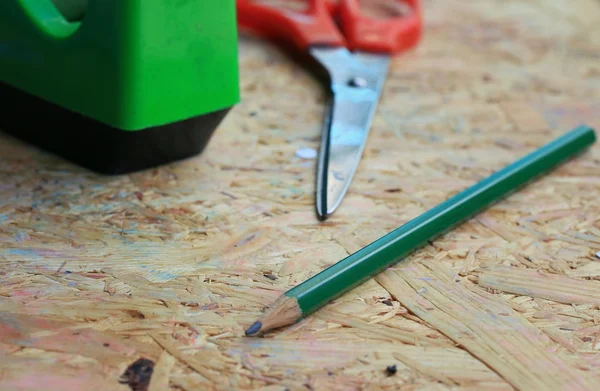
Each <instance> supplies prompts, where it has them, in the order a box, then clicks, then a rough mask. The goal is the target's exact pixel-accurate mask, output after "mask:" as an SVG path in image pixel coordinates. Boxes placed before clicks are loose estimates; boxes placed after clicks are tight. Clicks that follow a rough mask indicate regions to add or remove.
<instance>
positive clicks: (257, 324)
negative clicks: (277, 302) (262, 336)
mask: <svg viewBox="0 0 600 391" xmlns="http://www.w3.org/2000/svg"><path fill="white" fill-rule="evenodd" d="M261 328H262V323H261V322H260V321H258V320H257V321H256V322H254V323H252V326H250V327H248V328H247V329H246V336H250V335H254V334H256V333H258V332H259V331H260V329H261Z"/></svg>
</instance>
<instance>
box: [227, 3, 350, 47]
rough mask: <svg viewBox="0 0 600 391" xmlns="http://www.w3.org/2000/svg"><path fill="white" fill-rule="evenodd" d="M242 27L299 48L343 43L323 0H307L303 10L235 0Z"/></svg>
mask: <svg viewBox="0 0 600 391" xmlns="http://www.w3.org/2000/svg"><path fill="white" fill-rule="evenodd" d="M236 6H237V19H238V24H239V25H240V26H241V27H244V28H247V29H251V30H253V31H255V32H257V33H258V34H261V35H263V36H265V37H266V38H269V39H275V40H282V39H283V40H287V41H291V42H292V43H293V44H295V45H296V47H297V48H298V49H300V50H308V48H309V47H310V46H313V45H326V46H345V45H346V42H345V40H344V37H343V36H342V34H341V33H340V31H339V30H338V29H337V27H336V25H335V22H334V21H333V19H332V17H331V14H330V11H329V6H328V4H327V1H326V0H307V9H306V11H304V12H301V11H291V10H288V9H282V8H277V7H274V6H270V5H265V4H261V3H260V2H259V1H258V0H236Z"/></svg>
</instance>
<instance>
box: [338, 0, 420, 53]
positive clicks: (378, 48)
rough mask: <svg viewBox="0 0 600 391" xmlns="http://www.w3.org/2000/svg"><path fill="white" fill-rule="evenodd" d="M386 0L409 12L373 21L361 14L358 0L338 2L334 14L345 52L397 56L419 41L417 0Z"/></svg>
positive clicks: (418, 0) (341, 0)
mask: <svg viewBox="0 0 600 391" xmlns="http://www.w3.org/2000/svg"><path fill="white" fill-rule="evenodd" d="M363 1H365V2H366V1H369V0H363ZM389 1H390V2H391V1H396V2H399V3H402V4H403V5H405V6H408V7H409V8H410V11H411V12H410V13H409V14H408V15H402V16H394V17H390V18H388V19H374V18H369V17H367V16H364V15H363V13H362V12H361V9H360V0H340V1H339V3H338V9H337V12H338V14H339V17H340V19H341V25H342V30H343V32H344V35H345V36H346V40H347V45H348V49H350V50H362V51H369V52H384V53H388V54H396V53H399V52H401V51H404V50H406V49H409V48H411V47H412V46H414V45H416V44H417V43H418V42H419V40H420V38H421V29H422V27H421V24H422V21H421V19H422V16H421V6H420V4H419V2H420V0H389Z"/></svg>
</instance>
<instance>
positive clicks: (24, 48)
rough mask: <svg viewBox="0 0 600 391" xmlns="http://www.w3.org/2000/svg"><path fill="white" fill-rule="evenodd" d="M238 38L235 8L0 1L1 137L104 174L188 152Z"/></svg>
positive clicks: (206, 127)
mask: <svg viewBox="0 0 600 391" xmlns="http://www.w3.org/2000/svg"><path fill="white" fill-rule="evenodd" d="M237 39H238V37H237V24H236V9H235V1H234V0H178V1H172V0H2V1H0V129H1V130H3V131H4V132H7V133H9V134H12V135H14V136H15V137H17V138H19V139H22V140H24V141H26V142H29V143H31V144H33V145H37V146H38V147H41V148H43V149H45V150H48V151H51V152H53V153H55V154H57V155H60V156H62V157H64V158H66V159H68V160H70V161H72V162H75V163H77V164H79V165H82V166H85V167H87V168H89V169H91V170H94V171H97V172H100V173H105V174H123V173H128V172H133V171H138V170H142V169H146V168H149V167H153V166H157V165H161V164H165V163H168V162H172V161H176V160H180V159H185V158H187V157H190V156H193V155H197V154H199V153H201V152H202V150H203V149H204V148H205V146H206V145H207V143H208V141H209V140H210V138H211V136H212V134H213V133H214V131H215V130H216V129H217V128H218V126H219V125H220V124H221V122H222V121H223V119H224V118H225V116H226V115H227V113H228V112H229V110H230V109H231V108H232V107H233V106H235V105H236V104H237V103H238V102H239V99H240V91H239V73H238V51H237V49H238V41H237Z"/></svg>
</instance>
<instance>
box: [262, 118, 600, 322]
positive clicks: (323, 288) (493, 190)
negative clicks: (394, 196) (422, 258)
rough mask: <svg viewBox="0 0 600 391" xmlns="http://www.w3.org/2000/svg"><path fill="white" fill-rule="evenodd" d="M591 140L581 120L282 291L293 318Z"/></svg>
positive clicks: (271, 314)
mask: <svg viewBox="0 0 600 391" xmlns="http://www.w3.org/2000/svg"><path fill="white" fill-rule="evenodd" d="M595 141H596V135H595V133H594V130H593V129H591V128H589V127H586V126H580V127H578V128H576V129H574V130H572V131H570V132H568V133H566V134H565V135H563V136H561V137H559V138H557V139H555V140H554V141H552V142H550V143H549V144H547V145H545V146H543V147H542V148H540V149H538V150H536V151H534V152H532V153H530V154H529V155H527V156H525V157H523V158H521V159H520V160H518V161H516V162H514V163H512V164H510V165H508V166H506V167H505V168H503V169H502V170H500V171H497V172H495V173H494V174H492V175H490V176H489V177H487V178H486V179H484V180H482V181H481V182H479V183H477V184H475V185H473V186H471V187H470V188H468V189H466V190H464V191H462V192H460V193H458V194H456V195H455V196H453V197H451V198H450V199H448V200H447V201H445V202H443V203H441V204H439V205H437V206H436V207H434V208H432V209H430V210H429V211H427V212H425V213H423V214H422V215H420V216H418V217H417V218H415V219H413V220H411V221H409V222H408V223H406V224H404V225H403V226H401V227H399V228H397V229H396V230H394V231H392V232H390V233H389V234H387V235H386V236H384V237H382V238H380V239H378V240H377V241H375V242H373V243H371V244H370V245H368V246H366V247H364V248H363V249H361V250H359V251H357V252H355V253H354V254H352V255H350V256H348V257H347V258H345V259H343V260H341V261H340V262H338V263H336V264H335V265H332V266H331V267H329V268H327V269H325V270H324V271H322V272H321V273H319V274H317V275H316V276H314V277H312V278H310V279H308V280H306V281H305V282H303V283H301V284H299V285H298V286H296V287H294V288H292V289H290V290H289V291H288V292H286V293H285V294H284V297H288V298H290V299H293V300H295V301H296V303H297V306H298V310H299V312H298V313H300V314H301V315H300V316H299V317H298V318H301V317H304V316H306V315H308V314H310V313H312V312H314V311H316V310H317V309H319V308H321V307H322V306H323V305H325V304H327V303H328V302H330V301H331V300H334V299H335V298H337V297H339V296H340V295H342V294H344V293H345V292H347V291H349V290H351V289H353V288H355V287H356V286H358V285H360V284H362V283H363V282H364V281H366V280H367V279H369V278H371V277H372V276H374V275H376V274H378V273H380V272H381V271H383V270H384V269H386V268H388V267H389V266H391V265H393V264H395V263H397V262H398V261H399V260H401V259H402V258H403V257H405V256H407V255H408V254H410V253H412V252H413V251H415V250H417V249H418V248H420V247H422V246H423V245H424V244H426V243H427V242H429V241H431V240H433V239H435V238H436V237H438V236H439V235H441V234H443V233H445V232H447V231H448V230H450V229H452V228H454V227H455V226H457V225H458V224H460V223H462V222H464V221H465V220H467V219H469V218H470V217H472V216H473V215H475V214H477V213H479V212H481V211H482V210H483V209H484V208H486V207H488V206H490V205H491V204H493V203H495V202H497V201H499V200H501V199H502V198H504V197H505V196H507V195H509V194H510V193H512V192H514V191H516V190H517V189H518V188H520V187H521V186H523V185H525V184H527V183H528V182H530V181H531V180H533V179H535V178H536V177H538V176H540V175H542V174H545V173H547V172H548V171H550V170H552V169H553V168H555V167H556V166H558V165H559V164H560V163H562V162H564V161H565V160H567V159H570V158H572V157H573V156H575V155H577V154H579V153H580V152H582V151H583V150H584V149H586V148H587V147H589V146H590V145H592V144H593V143H594V142H595ZM280 300H281V299H280ZM287 303H288V304H289V301H287ZM274 307H276V305H275V306H274ZM274 307H272V308H270V309H269V310H268V311H267V312H266V313H265V316H264V317H263V319H265V321H263V323H265V325H267V324H278V325H282V323H284V322H282V321H281V320H274V319H271V318H272V317H277V316H278V315H277V313H278V311H276V308H274ZM279 313H280V312H279ZM288 315H289V312H288ZM288 317H289V316H288ZM296 320H298V319H296ZM289 323H292V322H291V321H288V324H289ZM266 329H268V327H266V326H265V327H262V328H261V331H266Z"/></svg>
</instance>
